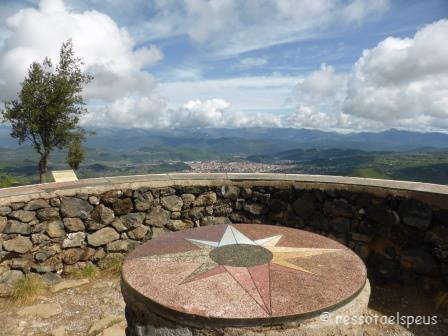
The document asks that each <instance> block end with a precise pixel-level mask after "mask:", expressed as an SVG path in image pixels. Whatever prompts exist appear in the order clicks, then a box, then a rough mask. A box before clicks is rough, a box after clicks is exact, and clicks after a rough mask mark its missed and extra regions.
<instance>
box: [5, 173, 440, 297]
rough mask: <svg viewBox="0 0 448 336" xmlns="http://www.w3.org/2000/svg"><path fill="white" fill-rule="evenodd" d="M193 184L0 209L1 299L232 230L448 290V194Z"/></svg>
mask: <svg viewBox="0 0 448 336" xmlns="http://www.w3.org/2000/svg"><path fill="white" fill-rule="evenodd" d="M189 184H190V185H175V183H173V185H172V186H165V187H150V186H144V187H141V186H139V187H136V188H114V189H113V190H107V191H104V188H95V187H93V188H90V189H89V191H88V192H87V193H73V194H72V195H70V193H65V195H55V193H52V194H48V195H49V196H48V197H46V196H47V195H40V196H39V195H37V196H36V197H32V198H33V199H31V200H28V201H26V202H11V203H7V204H5V202H3V203H0V204H3V205H1V206H0V295H3V296H5V295H8V294H10V291H11V288H12V287H11V284H12V281H13V280H15V279H18V278H20V277H21V276H23V275H24V274H27V273H30V272H32V273H37V274H39V275H41V276H42V277H44V278H45V279H50V280H51V279H54V277H57V276H58V275H65V274H69V273H71V272H73V270H74V269H75V268H78V267H83V266H86V265H89V264H90V265H94V266H96V267H99V268H104V267H105V266H106V265H107V264H108V261H109V260H110V259H111V258H115V257H117V256H121V255H125V254H126V253H128V252H129V251H130V250H132V249H134V248H135V247H136V246H138V245H139V244H141V243H142V242H144V241H146V240H149V239H154V238H156V237H158V236H160V235H162V234H165V233H167V232H170V231H178V230H184V229H189V228H193V227H198V226H206V225H216V224H231V223H264V224H271V225H283V226H288V227H295V228H299V229H304V230H309V231H313V232H316V233H319V234H322V235H325V236H328V237H331V238H333V239H335V240H337V241H339V242H341V243H343V244H345V245H347V246H348V247H350V248H351V249H353V250H354V251H355V252H356V253H357V254H358V255H359V256H360V257H361V258H362V259H363V260H364V261H365V262H366V264H367V266H368V269H369V272H370V274H369V277H370V278H371V279H373V280H374V281H375V280H378V281H398V282H401V283H403V284H417V283H418V284H422V285H423V286H424V287H425V288H427V289H429V290H438V289H442V288H444V286H446V285H447V284H448V195H447V196H446V198H447V202H446V203H447V208H446V209H445V208H443V206H442V207H440V206H438V207H434V206H430V205H429V204H427V203H424V202H422V201H420V200H417V199H414V198H406V197H403V196H397V195H394V193H388V192H385V193H383V195H382V196H378V193H369V192H358V191H350V190H347V188H345V189H342V188H341V189H340V190H339V189H338V188H328V187H326V188H313V187H312V186H311V187H310V186H306V187H304V186H301V185H300V184H297V183H288V182H285V183H266V185H263V182H262V181H257V182H256V183H255V182H254V183H251V182H250V181H249V182H248V181H245V182H244V183H243V182H229V181H223V182H222V183H220V182H216V181H215V183H214V185H201V183H200V182H198V184H197V185H195V184H194V181H193V182H191V181H190V183H189ZM442 196H443V195H442ZM438 197H439V198H440V195H439V196H438ZM439 203H440V202H439ZM442 204H443V202H442Z"/></svg>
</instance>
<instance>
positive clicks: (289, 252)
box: [141, 225, 341, 316]
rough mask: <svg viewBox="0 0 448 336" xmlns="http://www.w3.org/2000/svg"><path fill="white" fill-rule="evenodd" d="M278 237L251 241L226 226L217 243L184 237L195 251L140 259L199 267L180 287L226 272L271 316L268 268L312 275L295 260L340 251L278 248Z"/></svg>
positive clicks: (279, 236)
mask: <svg viewBox="0 0 448 336" xmlns="http://www.w3.org/2000/svg"><path fill="white" fill-rule="evenodd" d="M281 238H282V235H275V236H271V237H266V238H262V239H258V240H252V239H250V238H249V237H247V236H246V235H244V234H243V233H242V232H240V231H239V230H238V229H236V228H235V227H234V226H232V225H228V226H227V227H226V229H225V231H224V233H223V234H222V236H221V239H220V240H219V241H209V240H201V239H192V238H185V240H187V241H188V242H190V243H191V244H193V245H194V246H195V247H197V249H194V250H190V251H186V252H177V253H167V254H161V255H152V256H145V257H141V259H144V260H149V261H158V262H181V263H196V264H199V265H198V267H197V268H196V269H195V270H194V271H193V272H192V273H190V274H189V275H188V276H187V277H186V278H185V279H184V280H183V281H182V282H181V283H180V284H181V285H187V284H189V283H192V282H195V281H200V280H203V279H206V278H210V277H213V276H215V275H218V274H222V273H228V274H229V275H230V276H231V277H232V278H233V279H234V281H236V283H238V285H239V286H240V287H241V288H242V289H244V290H245V291H246V293H247V294H248V295H249V296H250V297H251V298H252V299H253V300H254V301H255V302H256V303H257V304H258V305H259V306H260V307H261V308H262V309H263V310H264V311H265V312H266V314H267V315H268V316H270V315H272V308H271V293H270V271H271V270H270V266H269V265H277V266H281V267H286V268H287V269H289V270H291V271H293V272H304V273H307V274H313V273H312V272H311V271H309V270H307V269H305V268H304V267H301V266H300V265H298V264H296V263H299V260H298V259H301V258H309V257H313V256H318V255H322V254H326V253H333V252H337V251H341V249H323V248H304V247H283V246H277V244H279V242H280V241H281ZM274 269H277V268H275V267H274Z"/></svg>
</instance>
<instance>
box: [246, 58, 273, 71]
mask: <svg viewBox="0 0 448 336" xmlns="http://www.w3.org/2000/svg"><path fill="white" fill-rule="evenodd" d="M266 64H268V60H267V59H266V58H262V57H247V58H243V59H242V60H241V61H240V66H241V67H242V68H255V67H260V66H262V65H266Z"/></svg>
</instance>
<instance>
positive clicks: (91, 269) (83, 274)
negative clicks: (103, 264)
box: [70, 265, 98, 279]
mask: <svg viewBox="0 0 448 336" xmlns="http://www.w3.org/2000/svg"><path fill="white" fill-rule="evenodd" d="M70 275H71V276H72V277H74V278H76V279H81V278H89V279H93V278H95V277H96V276H97V275H98V271H97V268H96V267H95V266H94V265H86V266H83V267H78V268H76V269H75V270H74V271H73V272H72V273H71V274H70Z"/></svg>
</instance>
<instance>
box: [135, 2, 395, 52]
mask: <svg viewBox="0 0 448 336" xmlns="http://www.w3.org/2000/svg"><path fill="white" fill-rule="evenodd" d="M388 7H389V0H351V1H333V0H314V1H309V0H264V1H260V0H246V1H238V0H228V1H221V0H211V1H209V0H184V1H178V0H164V1H161V0H160V1H156V2H155V12H156V13H157V14H156V15H154V16H153V17H152V18H150V19H149V20H148V21H146V22H145V23H144V24H142V25H139V28H138V29H136V31H139V32H140V35H141V37H140V38H141V39H143V40H145V38H146V39H147V36H152V37H159V38H164V37H170V36H175V35H184V34H185V35H187V36H189V38H190V39H191V40H192V41H193V42H195V43H197V44H199V45H201V46H203V47H205V48H207V49H211V50H213V51H214V52H215V53H216V54H218V55H221V56H229V55H235V54H239V53H243V52H247V51H250V50H255V49H260V48H264V47H267V46H272V45H276V44H280V43H285V42H291V41H298V40H304V39H307V38H310V37H311V36H316V35H322V34H325V33H326V32H328V31H329V30H330V29H332V28H335V27H337V28H341V29H343V28H344V27H348V26H349V25H352V24H353V23H360V22H362V21H364V20H368V19H372V18H375V17H377V16H378V15H381V14H382V13H384V12H385V11H386V10H387V9H388Z"/></svg>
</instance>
